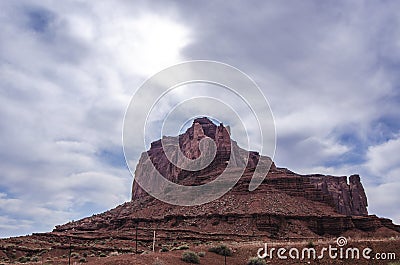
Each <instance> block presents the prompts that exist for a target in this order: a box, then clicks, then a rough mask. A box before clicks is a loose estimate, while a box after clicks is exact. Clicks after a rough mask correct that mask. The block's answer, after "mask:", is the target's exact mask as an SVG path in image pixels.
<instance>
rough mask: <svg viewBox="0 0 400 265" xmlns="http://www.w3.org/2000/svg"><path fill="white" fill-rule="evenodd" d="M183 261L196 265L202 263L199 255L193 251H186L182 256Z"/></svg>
mask: <svg viewBox="0 0 400 265" xmlns="http://www.w3.org/2000/svg"><path fill="white" fill-rule="evenodd" d="M182 260H183V261H184V262H187V263H194V264H199V263H200V258H199V256H197V254H196V253H195V252H193V251H185V252H183V254H182Z"/></svg>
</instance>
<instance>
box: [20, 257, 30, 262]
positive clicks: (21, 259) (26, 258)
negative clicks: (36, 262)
mask: <svg viewBox="0 0 400 265" xmlns="http://www.w3.org/2000/svg"><path fill="white" fill-rule="evenodd" d="M18 261H19V262H21V263H27V262H29V261H31V258H30V257H20V258H19V259H18Z"/></svg>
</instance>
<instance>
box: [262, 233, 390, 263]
mask: <svg viewBox="0 0 400 265" xmlns="http://www.w3.org/2000/svg"><path fill="white" fill-rule="evenodd" d="M347 243H348V242H347V239H346V238H345V237H343V236H341V237H338V238H337V239H336V246H334V245H331V244H329V246H328V247H322V248H321V249H320V251H317V249H316V248H315V247H305V248H302V249H298V248H294V247H292V248H284V247H281V248H275V247H272V248H268V244H267V243H264V247H263V248H259V249H258V251H257V256H258V258H260V259H266V258H268V259H274V258H278V259H282V260H283V259H293V260H295V259H297V260H305V259H310V260H316V259H323V258H326V257H328V258H330V259H360V258H363V259H367V260H394V259H396V253H393V252H387V253H385V252H382V253H373V250H372V249H371V248H368V247H367V248H363V249H359V248H357V247H346V245H347Z"/></svg>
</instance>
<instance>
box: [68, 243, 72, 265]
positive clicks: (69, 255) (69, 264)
mask: <svg viewBox="0 0 400 265" xmlns="http://www.w3.org/2000/svg"><path fill="white" fill-rule="evenodd" d="M71 251H72V247H71V237H70V238H69V254H68V265H71Z"/></svg>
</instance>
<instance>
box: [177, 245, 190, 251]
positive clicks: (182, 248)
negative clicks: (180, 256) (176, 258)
mask: <svg viewBox="0 0 400 265" xmlns="http://www.w3.org/2000/svg"><path fill="white" fill-rule="evenodd" d="M175 249H176V250H185V249H189V245H181V246H179V247H176V248H175Z"/></svg>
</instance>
